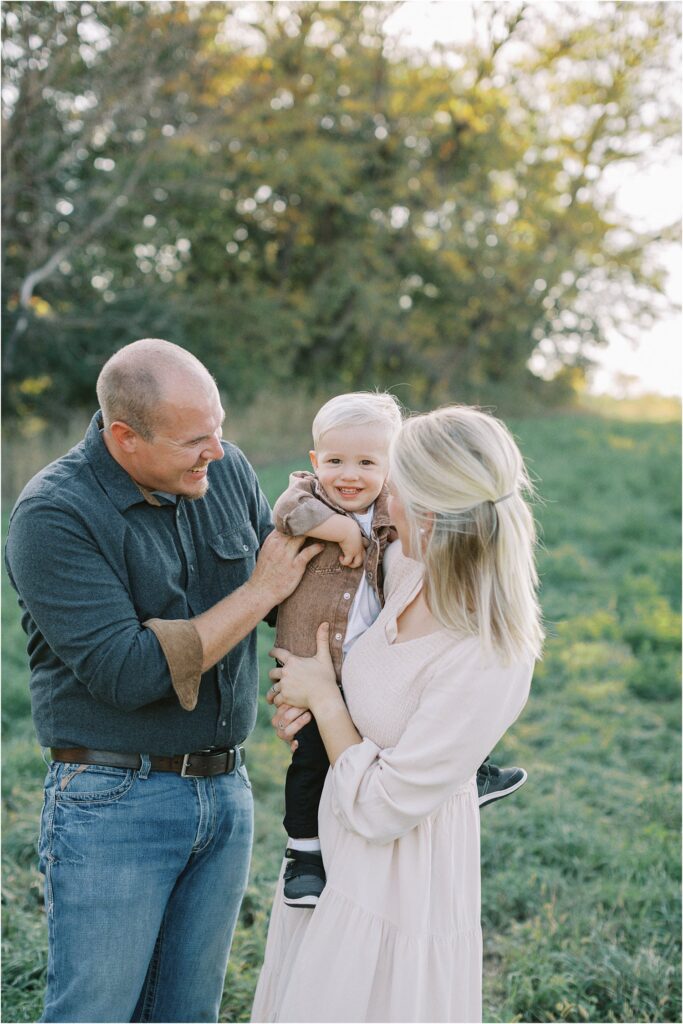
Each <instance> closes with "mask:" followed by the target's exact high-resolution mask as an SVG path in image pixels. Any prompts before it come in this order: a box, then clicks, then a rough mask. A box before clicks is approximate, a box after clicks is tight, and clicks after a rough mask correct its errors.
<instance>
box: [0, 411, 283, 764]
mask: <svg viewBox="0 0 683 1024" xmlns="http://www.w3.org/2000/svg"><path fill="white" fill-rule="evenodd" d="M101 427H102V423H101V416H100V414H99V413H98V414H96V415H95V417H93V420H92V421H91V423H90V426H89V428H88V431H87V433H86V435H85V438H84V440H83V441H82V442H81V443H80V444H78V445H76V447H75V448H73V449H72V450H71V451H70V452H68V453H67V454H66V455H64V456H63V457H62V458H60V459H57V461H56V462H53V463H52V464H51V465H49V466H47V467H46V468H45V469H43V470H42V471H41V472H40V473H38V474H37V475H36V476H35V477H34V478H33V479H32V480H31V481H30V482H29V483H28V484H27V485H26V487H25V488H24V490H23V491H22V493H21V495H20V496H19V498H18V500H17V503H16V505H15V507H14V509H13V511H12V515H11V518H10V526H9V533H8V539H7V546H6V552H5V558H6V564H7V569H8V572H9V575H10V579H11V582H12V585H13V586H14V588H15V589H16V591H17V593H18V595H19V604H20V606H21V609H22V612H23V616H22V625H23V627H24V630H25V631H26V634H27V636H28V645H27V649H28V655H29V664H30V671H31V682H30V687H31V704H32V711H33V720H34V723H35V728H36V732H37V735H38V740H39V742H40V743H41V744H42V745H44V746H57V747H71V746H84V747H91V748H94V749H99V750H114V751H131V752H137V753H149V754H179V753H187V752H189V751H193V750H200V749H203V748H205V747H211V746H221V747H226V746H234V745H235V744H237V743H240V742H241V741H242V740H244V739H245V738H246V736H247V735H248V734H249V732H250V731H251V729H252V728H253V726H254V722H255V719H256V700H257V693H258V685H257V683H258V675H257V663H256V638H255V634H254V633H251V634H250V635H249V636H247V637H246V638H245V639H244V640H242V641H241V642H240V643H239V644H237V645H236V646H235V647H234V648H233V649H232V650H231V651H230V652H229V653H228V654H227V655H225V657H224V658H222V659H221V661H220V662H219V663H218V664H217V665H215V666H214V667H213V668H212V669H210V670H209V671H208V672H205V673H204V674H203V676H202V678H201V684H200V686H199V694H198V700H197V703H196V706H195V707H194V709H193V710H191V711H189V710H185V709H184V708H183V707H182V706H181V704H180V702H179V699H178V696H177V694H176V691H175V690H174V688H173V685H172V673H173V672H175V673H176V674H178V673H182V672H183V671H185V668H184V667H183V664H182V663H183V661H184V660H187V663H188V665H189V664H190V663H191V662H192V661H193V659H194V661H195V668H196V660H197V646H196V645H197V642H198V635H197V634H196V631H195V630H194V627H193V626H191V625H190V624H189V621H188V620H189V619H191V618H193V617H194V616H196V615H198V614H200V613H201V612H203V611H206V610H207V609H208V608H210V607H211V606H212V605H214V604H216V602H217V601H219V600H220V599H221V598H223V597H225V596H226V595H227V594H229V593H231V592H232V591H234V590H235V589H236V588H237V587H239V586H241V585H242V584H243V583H245V582H246V580H247V579H248V578H249V576H250V575H251V573H252V571H253V569H254V565H255V561H256V556H257V553H258V549H259V547H260V545H261V544H262V543H263V541H264V539H265V537H266V536H267V535H268V533H270V531H271V530H272V528H273V527H272V520H271V513H270V508H269V506H268V503H267V501H266V499H265V497H264V495H263V494H262V492H261V489H260V487H259V485H258V481H257V479H256V475H255V473H254V471H253V469H252V467H251V466H250V465H249V463H248V462H247V460H246V458H245V457H244V455H243V454H242V452H240V450H239V449H238V448H236V447H235V446H234V445H231V444H228V443H224V444H223V450H224V452H225V457H224V458H223V459H222V460H221V461H218V462H212V463H210V465H209V468H208V480H209V489H208V491H207V493H206V495H205V496H204V497H203V498H200V499H199V500H195V501H190V500H187V499H184V498H182V497H178V498H173V497H172V496H164V495H157V496H155V498H152V502H155V501H156V502H157V503H152V502H150V500H149V496H147V497H145V495H143V493H142V492H141V490H140V488H139V487H138V486H137V484H136V483H135V482H134V481H133V480H132V478H131V477H130V476H129V475H128V474H127V473H126V472H125V470H124V469H122V467H121V466H119V465H118V463H117V462H116V461H115V460H114V459H113V458H112V457H111V455H110V454H109V452H108V451H107V448H106V446H105V444H104V441H103V440H102V436H101ZM150 620H152V621H151V622H150ZM144 623H150V626H152V625H153V623H157V626H159V625H160V626H161V628H148V627H146V626H145V625H144ZM164 636H166V637H167V638H170V639H171V640H172V641H173V642H172V643H170V644H167V643H164ZM160 638H161V642H160ZM162 643H163V647H162ZM193 643H194V648H193ZM185 647H187V659H184V657H183V650H184V648H185ZM164 651H166V653H164Z"/></svg>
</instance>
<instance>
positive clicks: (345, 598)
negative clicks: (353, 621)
mask: <svg viewBox="0 0 683 1024" xmlns="http://www.w3.org/2000/svg"><path fill="white" fill-rule="evenodd" d="M344 600H345V601H350V600H351V595H350V594H348V593H347V594H344Z"/></svg>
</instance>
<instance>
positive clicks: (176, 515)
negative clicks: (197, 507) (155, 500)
mask: <svg viewBox="0 0 683 1024" xmlns="http://www.w3.org/2000/svg"><path fill="white" fill-rule="evenodd" d="M175 517H176V519H180V509H179V508H177V509H176V510H175Z"/></svg>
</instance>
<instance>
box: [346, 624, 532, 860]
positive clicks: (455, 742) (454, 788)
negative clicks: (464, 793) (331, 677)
mask: <svg viewBox="0 0 683 1024" xmlns="http://www.w3.org/2000/svg"><path fill="white" fill-rule="evenodd" d="M477 647H478V645H475V644H472V645H469V647H465V646H464V645H463V646H462V647H461V646H459V648H458V651H460V650H462V655H461V656H458V657H456V658H452V659H445V660H444V664H443V665H442V667H441V669H440V670H439V672H438V673H437V675H436V676H435V677H434V678H433V679H431V680H430V681H429V682H428V683H427V684H426V686H425V690H424V692H423V694H422V697H421V700H420V703H419V704H418V706H417V708H416V709H415V711H414V712H413V714H412V715H411V716H410V719H409V720H408V724H407V725H406V728H405V731H404V732H403V734H402V736H401V737H400V739H399V740H398V742H397V743H396V745H395V746H393V747H389V748H386V749H381V748H380V747H378V746H377V745H376V744H375V743H373V742H372V741H371V740H370V739H364V740H363V741H362V743H361V744H360V746H354V747H352V748H351V747H349V748H347V750H346V751H344V753H343V754H342V755H341V756H340V757H339V758H338V760H337V762H336V764H335V767H334V771H333V773H332V779H331V784H332V790H331V795H332V806H333V808H334V810H335V813H336V814H337V817H338V818H339V819H340V821H341V822H342V824H343V825H344V826H345V828H347V829H349V831H352V832H356V833H358V834H359V835H361V836H363V837H364V838H365V839H367V840H369V841H370V842H374V843H389V842H393V841H394V840H395V839H397V838H399V837H400V836H402V835H405V834H406V833H407V832H409V831H410V830H411V829H412V828H414V827H415V826H416V825H418V824H419V823H420V822H421V821H424V819H425V818H428V817H429V816H430V815H431V814H433V813H434V812H435V811H436V810H437V809H438V808H439V807H440V806H441V805H442V804H443V803H445V801H446V800H448V799H449V798H450V797H451V796H452V795H454V794H455V793H456V792H458V790H461V789H463V787H465V786H466V785H467V784H468V783H469V782H470V780H472V779H473V777H474V775H475V773H476V770H477V768H478V766H479V765H480V764H481V762H482V761H483V760H484V758H485V757H486V755H487V754H489V753H490V752H491V751H492V750H493V749H494V747H495V745H496V743H497V742H498V741H499V740H500V738H501V736H502V735H503V734H504V733H505V731H506V730H507V729H508V728H509V727H510V725H511V724H512V723H513V722H514V720H515V718H516V717H517V715H518V714H519V712H520V711H521V709H522V707H523V706H524V703H525V701H526V698H527V694H528V692H529V683H530V680H531V670H532V664H531V662H529V663H528V664H520V665H516V666H509V667H508V668H504V667H501V666H496V665H490V666H483V665H482V664H481V659H480V656H479V654H478V650H477Z"/></svg>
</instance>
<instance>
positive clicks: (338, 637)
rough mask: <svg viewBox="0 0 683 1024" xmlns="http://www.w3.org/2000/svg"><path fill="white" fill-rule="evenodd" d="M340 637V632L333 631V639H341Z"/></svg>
mask: <svg viewBox="0 0 683 1024" xmlns="http://www.w3.org/2000/svg"><path fill="white" fill-rule="evenodd" d="M341 638H342V635H341V633H335V634H334V639H335V640H341Z"/></svg>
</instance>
